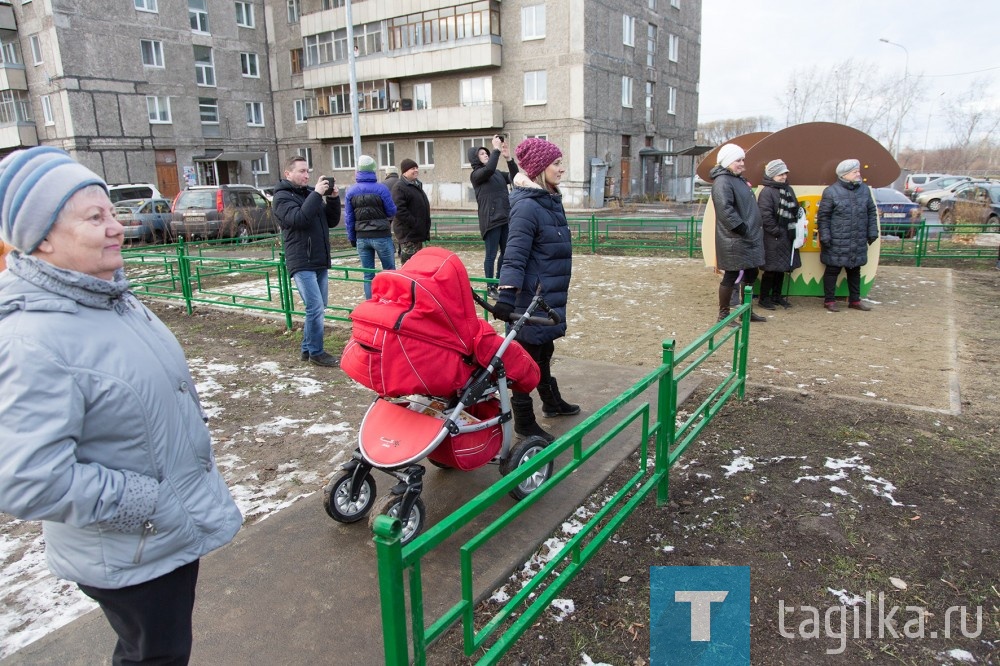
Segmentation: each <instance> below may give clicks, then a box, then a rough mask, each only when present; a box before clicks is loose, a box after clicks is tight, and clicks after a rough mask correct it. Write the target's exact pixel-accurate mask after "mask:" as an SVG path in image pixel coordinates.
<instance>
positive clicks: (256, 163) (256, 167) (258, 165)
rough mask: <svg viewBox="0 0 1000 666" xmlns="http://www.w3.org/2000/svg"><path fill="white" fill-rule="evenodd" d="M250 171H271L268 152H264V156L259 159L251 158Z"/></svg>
mask: <svg viewBox="0 0 1000 666" xmlns="http://www.w3.org/2000/svg"><path fill="white" fill-rule="evenodd" d="M250 171H252V172H253V173H271V164H270V160H268V159H267V153H264V157H262V158H260V159H259V160H251V162H250Z"/></svg>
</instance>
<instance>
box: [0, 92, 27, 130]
mask: <svg viewBox="0 0 1000 666" xmlns="http://www.w3.org/2000/svg"><path fill="white" fill-rule="evenodd" d="M31 111H32V109H31V98H30V97H28V93H27V92H26V91H24V90H0V123H3V124H7V123H21V122H28V123H30V122H34V118H33V116H32V113H31Z"/></svg>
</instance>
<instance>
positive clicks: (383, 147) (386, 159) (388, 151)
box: [378, 141, 396, 168]
mask: <svg viewBox="0 0 1000 666" xmlns="http://www.w3.org/2000/svg"><path fill="white" fill-rule="evenodd" d="M395 164H396V144H395V143H393V142H392V141H382V142H380V143H379V144H378V165H379V166H380V167H383V168H384V167H391V166H394V165H395Z"/></svg>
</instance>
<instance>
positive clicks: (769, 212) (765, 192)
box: [757, 160, 802, 310]
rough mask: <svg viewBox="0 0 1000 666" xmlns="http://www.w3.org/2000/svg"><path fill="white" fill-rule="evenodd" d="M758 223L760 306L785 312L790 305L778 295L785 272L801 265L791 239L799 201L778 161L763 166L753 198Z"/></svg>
mask: <svg viewBox="0 0 1000 666" xmlns="http://www.w3.org/2000/svg"><path fill="white" fill-rule="evenodd" d="M757 206H758V207H759V208H760V220H761V223H762V224H763V225H764V275H763V277H761V279H760V307H762V308H764V309H765V310H773V309H774V307H775V305H780V306H781V307H783V308H785V309H788V308H790V307H792V304H791V302H790V301H789V300H788V298H786V297H785V296H784V294H782V293H781V291H782V286H783V285H784V283H785V273H789V272H791V271H793V270H795V269H796V268H799V267H800V266H802V260H801V259H800V258H799V252H798V250H796V249H794V248H793V247H792V241H794V240H795V222H796V220H797V219H798V216H799V200H798V198H797V197H796V196H795V190H793V189H792V186H791V185H789V184H788V167H787V166H786V165H785V163H784V162H783V161H781V160H771V161H770V162H768V163H767V166H766V167H764V182H763V187H762V188H761V190H760V192H759V193H758V195H757Z"/></svg>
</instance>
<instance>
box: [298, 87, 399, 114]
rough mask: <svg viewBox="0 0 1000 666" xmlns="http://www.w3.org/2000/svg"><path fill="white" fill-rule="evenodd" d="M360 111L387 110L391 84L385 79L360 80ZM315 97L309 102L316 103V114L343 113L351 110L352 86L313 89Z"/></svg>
mask: <svg viewBox="0 0 1000 666" xmlns="http://www.w3.org/2000/svg"><path fill="white" fill-rule="evenodd" d="M357 88H358V90H357V93H358V111H360V112H367V111H385V110H387V109H388V108H389V84H388V82H387V81H386V80H385V79H380V80H378V81H358V84H357ZM311 92H312V93H313V94H314V95H315V97H313V98H310V101H309V103H310V104H315V109H316V114H317V115H320V116H325V115H335V116H336V115H341V114H347V113H350V112H351V86H350V85H349V84H346V83H344V84H341V85H339V86H325V87H323V88H315V89H313V90H311Z"/></svg>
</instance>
